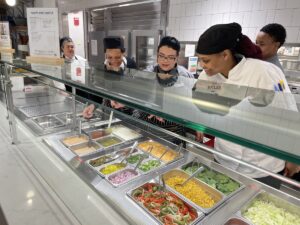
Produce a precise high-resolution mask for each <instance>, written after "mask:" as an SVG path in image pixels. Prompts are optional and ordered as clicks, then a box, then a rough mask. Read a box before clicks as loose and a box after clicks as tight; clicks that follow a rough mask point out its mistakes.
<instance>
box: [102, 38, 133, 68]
mask: <svg viewBox="0 0 300 225" xmlns="http://www.w3.org/2000/svg"><path fill="white" fill-rule="evenodd" d="M103 45H104V53H105V61H104V64H105V68H106V69H107V70H109V71H115V72H121V71H124V69H125V68H133V69H135V68H136V63H135V61H134V60H133V59H131V58H129V57H127V56H125V48H124V40H123V38H122V37H115V36H111V37H106V38H104V39H103Z"/></svg>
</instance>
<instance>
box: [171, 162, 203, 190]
mask: <svg viewBox="0 0 300 225" xmlns="http://www.w3.org/2000/svg"><path fill="white" fill-rule="evenodd" d="M203 170H204V167H203V166H200V167H199V168H198V169H197V170H196V171H195V172H194V173H192V175H190V177H189V178H187V179H186V180H185V181H184V182H183V183H181V184H175V187H183V186H184V185H185V184H186V183H187V182H188V181H189V180H191V179H192V178H194V177H195V176H196V175H197V174H198V173H200V172H202V171H203Z"/></svg>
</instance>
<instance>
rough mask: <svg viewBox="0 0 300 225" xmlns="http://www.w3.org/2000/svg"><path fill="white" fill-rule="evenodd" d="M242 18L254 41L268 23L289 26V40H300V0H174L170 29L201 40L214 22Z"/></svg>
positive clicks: (186, 38)
mask: <svg viewBox="0 0 300 225" xmlns="http://www.w3.org/2000/svg"><path fill="white" fill-rule="evenodd" d="M229 22H238V23H240V24H241V25H242V27H243V33H244V34H247V35H248V36H249V37H250V38H251V39H252V40H253V41H254V40H255V37H256V34H257V32H258V31H259V29H260V28H261V27H262V26H264V25H266V24H268V23H274V22H276V23H280V24H282V25H284V26H285V27H286V29H287V34H288V37H287V41H288V42H299V43H300V0H170V7H169V25H168V27H167V33H168V34H169V35H173V36H175V37H177V38H178V39H179V40H181V41H197V40H198V38H199V36H200V35H201V34H202V33H203V32H204V31H205V30H206V29H207V28H209V27H210V26H212V25H214V24H218V23H229Z"/></svg>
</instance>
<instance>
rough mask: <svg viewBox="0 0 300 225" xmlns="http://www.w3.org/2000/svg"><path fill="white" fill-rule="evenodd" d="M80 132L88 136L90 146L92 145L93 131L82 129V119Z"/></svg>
mask: <svg viewBox="0 0 300 225" xmlns="http://www.w3.org/2000/svg"><path fill="white" fill-rule="evenodd" d="M79 126H80V128H79V133H80V134H81V133H84V134H85V135H86V136H88V147H89V148H90V147H92V144H93V139H92V132H89V133H88V132H86V131H85V130H83V129H81V120H79Z"/></svg>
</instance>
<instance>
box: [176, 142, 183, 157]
mask: <svg viewBox="0 0 300 225" xmlns="http://www.w3.org/2000/svg"><path fill="white" fill-rule="evenodd" d="M177 149H178V151H177V156H176V157H177V158H179V157H180V154H181V152H182V150H183V143H182V142H181V143H180V144H179V145H178V147H177Z"/></svg>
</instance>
